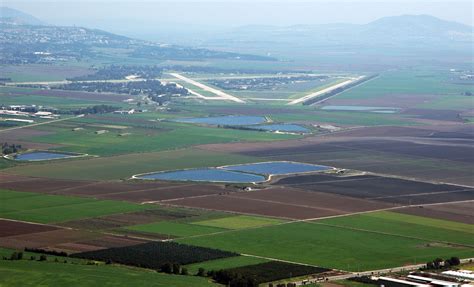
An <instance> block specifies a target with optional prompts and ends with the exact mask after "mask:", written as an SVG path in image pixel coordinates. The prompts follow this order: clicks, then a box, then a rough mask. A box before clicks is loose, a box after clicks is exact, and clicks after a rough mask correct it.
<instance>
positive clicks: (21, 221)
mask: <svg viewBox="0 0 474 287" xmlns="http://www.w3.org/2000/svg"><path fill="white" fill-rule="evenodd" d="M0 220H5V221H13V222H19V223H27V224H33V225H41V226H49V227H56V228H58V229H68V230H75V229H74V228H71V227H67V226H61V225H56V224H50V223H39V222H33V221H26V220H19V219H11V218H5V217H0ZM30 234H33V233H30ZM7 237H8V236H7Z"/></svg>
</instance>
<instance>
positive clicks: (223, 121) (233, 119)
mask: <svg viewBox="0 0 474 287" xmlns="http://www.w3.org/2000/svg"><path fill="white" fill-rule="evenodd" d="M173 121H175V122H179V123H191V124H207V125H227V126H247V125H258V124H261V123H264V122H266V119H265V117H259V116H221V117H203V118H180V119H175V120H173Z"/></svg>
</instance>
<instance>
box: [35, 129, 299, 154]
mask: <svg viewBox="0 0 474 287" xmlns="http://www.w3.org/2000/svg"><path fill="white" fill-rule="evenodd" d="M116 124H120V123H116ZM78 126H79V125H78ZM156 128H157V129H128V130H126V132H128V133H131V135H129V136H119V135H118V133H119V132H116V131H112V130H109V132H108V133H105V134H96V133H95V132H96V131H97V130H100V129H101V128H94V129H92V128H87V127H86V128H84V130H81V131H73V130H72V129H69V128H67V129H66V128H60V127H53V126H49V127H46V128H45V127H41V128H40V129H43V130H44V129H47V130H48V131H50V132H53V134H48V135H44V136H36V137H33V138H26V140H31V141H34V142H41V143H50V144H58V145H63V146H65V147H63V148H59V150H63V151H71V152H78V153H87V154H93V155H101V156H109V155H118V154H126V153H136V152H147V151H162V150H170V149H179V148H184V147H189V146H193V145H202V144H210V143H228V142H242V141H255V142H258V141H272V140H285V139H296V138H298V137H299V136H294V135H287V134H274V133H264V132H259V131H245V130H233V129H223V128H212V127H201V126H195V125H188V124H174V123H159V124H156Z"/></svg>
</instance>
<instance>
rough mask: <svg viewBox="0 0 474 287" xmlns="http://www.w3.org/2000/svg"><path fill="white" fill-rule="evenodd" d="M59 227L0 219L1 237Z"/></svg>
mask: <svg viewBox="0 0 474 287" xmlns="http://www.w3.org/2000/svg"><path fill="white" fill-rule="evenodd" d="M57 229H59V228H57V227H54V226H48V225H41V224H33V223H26V222H19V221H12V220H7V219H0V237H8V236H16V235H22V234H29V233H36V232H45V231H52V230H57Z"/></svg>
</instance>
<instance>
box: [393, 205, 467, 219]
mask: <svg viewBox="0 0 474 287" xmlns="http://www.w3.org/2000/svg"><path fill="white" fill-rule="evenodd" d="M396 212H399V213H404V214H411V215H418V216H424V217H429V218H434V219H442V220H450V221H455V222H460V223H466V224H470V225H474V201H470V202H464V203H446V204H439V205H434V206H424V207H407V208H403V209H398V210H396Z"/></svg>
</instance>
